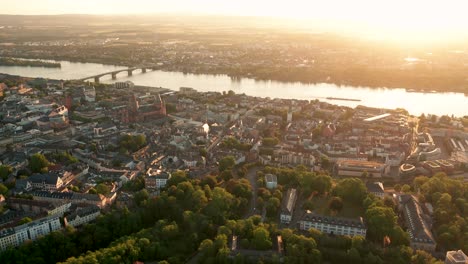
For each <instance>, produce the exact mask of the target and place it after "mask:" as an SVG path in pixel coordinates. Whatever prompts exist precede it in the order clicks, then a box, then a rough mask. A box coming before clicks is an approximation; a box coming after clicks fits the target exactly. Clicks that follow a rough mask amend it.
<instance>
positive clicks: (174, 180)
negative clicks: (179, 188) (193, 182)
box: [167, 170, 188, 187]
mask: <svg viewBox="0 0 468 264" xmlns="http://www.w3.org/2000/svg"><path fill="white" fill-rule="evenodd" d="M187 180H188V179H187V174H186V173H185V171H181V170H178V171H176V172H174V173H172V175H171V178H170V179H169V180H168V181H167V186H168V187H169V186H173V185H178V184H179V183H181V182H184V181H187Z"/></svg>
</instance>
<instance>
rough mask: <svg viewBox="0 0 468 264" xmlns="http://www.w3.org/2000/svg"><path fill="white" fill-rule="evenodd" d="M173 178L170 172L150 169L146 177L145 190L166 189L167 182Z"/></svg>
mask: <svg viewBox="0 0 468 264" xmlns="http://www.w3.org/2000/svg"><path fill="white" fill-rule="evenodd" d="M170 178H171V174H170V173H169V172H163V171H160V170H155V169H152V168H149V169H148V171H147V176H146V177H145V188H147V189H152V190H159V189H161V188H164V187H166V184H167V181H168V180H169V179H170Z"/></svg>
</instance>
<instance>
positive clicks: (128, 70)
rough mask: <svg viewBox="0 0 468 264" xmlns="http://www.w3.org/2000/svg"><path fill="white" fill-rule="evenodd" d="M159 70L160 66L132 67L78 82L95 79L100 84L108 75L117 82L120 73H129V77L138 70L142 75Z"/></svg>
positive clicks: (89, 77)
mask: <svg viewBox="0 0 468 264" xmlns="http://www.w3.org/2000/svg"><path fill="white" fill-rule="evenodd" d="M157 68H158V66H156V65H149V66H138V67H130V68H127V69H121V70H116V71H110V72H105V73H101V74H96V75H93V76H88V77H85V78H81V79H78V80H79V81H87V80H92V79H94V82H95V83H98V82H99V79H100V78H101V77H103V76H106V75H110V76H112V80H115V79H117V74H119V73H121V72H127V74H128V76H132V75H133V72H134V71H136V70H141V72H142V73H146V71H147V70H156V69H157Z"/></svg>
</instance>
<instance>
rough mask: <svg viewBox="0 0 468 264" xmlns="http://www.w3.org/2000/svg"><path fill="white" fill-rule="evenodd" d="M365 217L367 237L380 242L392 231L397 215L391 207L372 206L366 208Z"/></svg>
mask: <svg viewBox="0 0 468 264" xmlns="http://www.w3.org/2000/svg"><path fill="white" fill-rule="evenodd" d="M366 219H367V235H368V238H369V239H371V240H372V241H374V242H378V243H381V242H382V241H383V238H384V237H385V236H390V235H391V234H392V233H393V227H394V226H395V224H396V220H397V217H396V215H395V213H394V212H393V210H392V209H391V208H388V207H380V206H374V207H371V208H369V209H367V211H366Z"/></svg>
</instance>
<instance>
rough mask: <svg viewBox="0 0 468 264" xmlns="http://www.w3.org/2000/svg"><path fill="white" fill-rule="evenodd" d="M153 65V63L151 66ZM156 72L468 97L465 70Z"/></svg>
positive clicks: (185, 68) (118, 61) (116, 62)
mask: <svg viewBox="0 0 468 264" xmlns="http://www.w3.org/2000/svg"><path fill="white" fill-rule="evenodd" d="M28 58H31V59H47V60H55V61H57V60H58V61H70V62H78V63H98V64H105V65H109V66H121V67H128V66H129V65H135V64H141V62H139V63H136V62H132V61H129V60H125V59H124V60H122V58H105V59H104V58H99V57H92V58H91V57H86V56H83V57H79V58H78V57H74V56H48V57H41V56H29V57H28ZM148 64H149V63H148ZM155 69H156V70H162V71H168V72H183V73H185V74H210V75H227V76H230V77H231V78H233V79H242V78H251V79H255V80H259V81H277V82H283V83H302V84H312V85H315V84H321V83H327V84H334V85H337V86H355V87H367V88H372V89H382V88H386V89H401V88H403V87H404V88H405V89H407V90H410V91H412V92H423V93H427V92H456V93H464V94H465V95H468V82H467V79H466V76H465V72H464V71H456V70H450V71H447V70H445V71H444V70H436V71H432V70H427V69H424V70H421V69H414V70H408V69H406V70H405V69H378V68H371V67H353V66H346V67H344V66H340V67H334V68H333V67H326V68H324V67H295V68H290V67H283V66H281V65H277V66H275V67H261V66H259V67H253V66H250V67H249V66H245V67H237V68H234V67H230V66H227V67H226V66H224V67H220V66H217V67H215V66H210V67H206V66H205V67H204V66H203V65H199V64H198V65H196V64H193V63H192V64H190V63H184V64H183V65H181V64H179V63H165V64H160V65H156V68H155Z"/></svg>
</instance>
